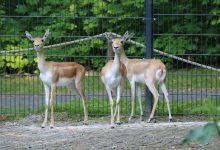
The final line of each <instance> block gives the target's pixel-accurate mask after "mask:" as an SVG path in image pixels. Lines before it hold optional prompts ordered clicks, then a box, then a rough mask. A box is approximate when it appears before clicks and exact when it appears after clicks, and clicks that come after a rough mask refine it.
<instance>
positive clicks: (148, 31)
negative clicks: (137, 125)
mask: <svg viewBox="0 0 220 150" xmlns="http://www.w3.org/2000/svg"><path fill="white" fill-rule="evenodd" d="M145 3H146V8H145V11H146V16H145V37H146V53H145V58H146V59H149V58H152V57H153V0H146V1H145ZM152 106H153V96H152V94H151V92H150V91H149V89H148V88H147V87H146V92H145V112H151V110H152ZM145 114H146V113H145Z"/></svg>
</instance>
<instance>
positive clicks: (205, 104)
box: [1, 98, 220, 118]
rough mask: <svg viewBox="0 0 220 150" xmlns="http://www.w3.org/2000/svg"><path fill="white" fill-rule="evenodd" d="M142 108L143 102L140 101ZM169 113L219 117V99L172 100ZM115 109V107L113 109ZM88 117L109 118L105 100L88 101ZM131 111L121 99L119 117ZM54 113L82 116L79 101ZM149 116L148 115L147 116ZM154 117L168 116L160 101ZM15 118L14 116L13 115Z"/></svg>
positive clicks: (24, 112)
mask: <svg viewBox="0 0 220 150" xmlns="http://www.w3.org/2000/svg"><path fill="white" fill-rule="evenodd" d="M142 106H143V108H144V101H142ZM170 107H171V113H172V114H173V116H175V115H179V114H181V115H204V116H215V115H218V116H219V115H220V99H211V98H207V99H203V100H198V101H195V100H194V101H183V102H179V101H177V100H173V101H171V102H170ZM114 108H115V107H114ZM88 109H89V116H91V117H92V116H109V115H110V105H109V101H108V99H107V98H104V99H100V98H94V99H90V100H89V101H88ZM130 111H131V103H130V99H126V98H122V101H121V115H123V116H129V115H130ZM43 112H44V107H41V108H39V109H35V110H33V109H26V110H24V109H21V108H16V109H13V110H10V109H9V108H2V111H1V113H4V114H7V113H8V114H10V113H11V114H16V117H15V118H17V117H24V116H26V115H28V114H34V113H41V114H43ZM55 112H66V113H67V114H69V116H73V117H75V116H78V117H79V116H83V106H82V102H81V100H80V99H73V100H71V101H68V102H65V103H56V105H55ZM135 115H137V116H139V115H140V111H139V104H138V102H137V101H136V105H135ZM147 115H149V113H148V114H147ZM155 115H156V116H157V115H164V116H166V115H168V111H167V105H166V102H165V101H163V100H161V99H160V101H159V103H158V106H157V109H156V113H155ZM14 116H15V115H14Z"/></svg>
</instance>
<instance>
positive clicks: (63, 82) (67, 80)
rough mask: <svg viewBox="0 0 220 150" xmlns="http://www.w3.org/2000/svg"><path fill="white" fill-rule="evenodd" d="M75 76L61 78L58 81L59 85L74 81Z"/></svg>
mask: <svg viewBox="0 0 220 150" xmlns="http://www.w3.org/2000/svg"><path fill="white" fill-rule="evenodd" d="M73 81H74V78H60V79H59V80H58V82H57V86H66V85H69V84H71V83H73Z"/></svg>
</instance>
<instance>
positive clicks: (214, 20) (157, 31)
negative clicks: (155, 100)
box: [0, 0, 220, 115]
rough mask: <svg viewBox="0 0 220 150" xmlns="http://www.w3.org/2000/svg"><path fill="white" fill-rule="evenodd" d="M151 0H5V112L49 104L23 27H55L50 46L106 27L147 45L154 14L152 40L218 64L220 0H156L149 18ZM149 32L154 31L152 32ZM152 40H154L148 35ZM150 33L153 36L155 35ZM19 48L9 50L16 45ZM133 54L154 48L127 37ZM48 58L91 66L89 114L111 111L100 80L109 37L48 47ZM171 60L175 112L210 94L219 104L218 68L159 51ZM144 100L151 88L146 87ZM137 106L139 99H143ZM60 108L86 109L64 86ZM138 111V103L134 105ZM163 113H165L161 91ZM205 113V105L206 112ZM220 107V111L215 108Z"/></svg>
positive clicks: (1, 108)
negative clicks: (148, 10) (148, 22)
mask: <svg viewBox="0 0 220 150" xmlns="http://www.w3.org/2000/svg"><path fill="white" fill-rule="evenodd" d="M147 2H149V1H144V0H135V1H105V0H99V1H90V0H88V1H69V0H63V1H57V0H48V1H41V0H37V1H30V0H18V1H16V2H15V1H12V0H4V1H3V3H2V4H1V5H0V8H1V11H0V15H1V16H0V26H1V31H0V39H1V40H0V42H1V43H0V50H1V53H0V60H1V61H0V67H1V74H0V89H1V91H0V113H1V114H10V115H16V114H29V113H36V112H41V111H42V110H43V106H44V90H43V86H42V83H41V81H40V80H39V77H38V74H39V72H38V69H37V66H36V59H35V58H36V53H35V52H34V51H26V52H23V51H22V49H24V48H28V47H29V48H30V47H32V43H30V42H29V41H28V40H27V39H26V38H25V37H24V36H23V33H24V31H25V30H28V31H29V32H30V33H31V34H33V35H36V36H41V35H43V33H44V31H45V29H47V28H49V29H50V31H51V33H50V35H49V39H48V40H47V43H46V45H52V44H58V43H63V42H69V41H74V40H79V39H84V38H87V37H92V36H94V35H98V34H101V33H104V32H114V33H117V34H120V35H122V34H123V33H124V32H125V31H126V30H128V31H129V32H130V33H132V34H133V35H134V36H133V37H132V40H134V41H136V42H138V43H141V44H145V43H146V42H145V41H146V39H147V38H151V37H146V34H145V33H146V30H147V29H149V28H148V26H146V25H147V24H146V22H147V21H149V20H151V21H153V30H151V31H152V33H153V42H152V43H153V45H151V47H154V48H155V49H158V50H160V51H162V52H166V53H168V54H170V56H177V57H180V58H183V59H184V60H188V61H193V62H198V63H200V64H203V65H205V66H206V65H207V66H212V67H213V68H219V62H220V59H219V51H220V45H219V43H220V40H219V35H220V34H219V32H220V31H219V30H218V27H219V24H220V21H219V19H220V15H219V6H220V4H219V2H218V1H217V0H216V1H215V0H213V1H210V2H209V1H205V0H190V1H185V0H184V1H181V0H175V1H174V0H158V1H156V0H155V1H153V8H152V9H153V18H147V14H146V12H147V8H148V7H149V5H147ZM148 33H149V31H148ZM147 40H148V39H147ZM151 40H152V39H151ZM17 49H18V50H19V52H17V53H10V52H9V51H10V50H17ZM125 49H126V53H127V55H128V56H129V57H130V58H141V59H142V58H144V57H146V53H148V52H149V50H148V49H146V48H143V47H140V46H138V45H135V44H133V43H127V44H126V46H125ZM45 56H46V58H47V60H53V61H76V62H78V63H80V64H82V65H84V66H85V67H86V69H87V76H86V81H85V91H86V93H87V94H88V99H89V112H90V114H91V115H107V114H108V113H109V110H108V108H109V107H108V98H107V95H106V92H105V88H104V86H103V84H102V83H101V81H100V78H99V72H100V69H101V67H103V66H104V64H105V63H106V61H107V57H109V56H107V43H106V40H105V39H104V38H103V37H98V38H94V39H92V40H90V41H86V42H80V43H75V44H72V45H64V46H60V47H56V48H49V49H47V50H46V51H45ZM153 57H155V58H159V59H161V60H162V61H163V62H164V63H165V64H166V65H167V67H168V75H167V81H166V82H167V87H168V90H169V95H170V96H169V98H170V101H171V102H170V103H171V111H172V113H173V114H191V113H193V112H191V111H190V110H192V109H194V108H198V107H200V106H202V105H203V104H204V103H206V102H207V101H210V102H211V103H214V105H215V106H219V103H220V102H219V101H220V98H219V96H220V94H219V92H220V88H219V80H220V77H219V72H218V71H216V70H214V69H213V68H211V69H210V68H208V67H205V68H202V67H199V66H195V65H193V64H192V63H186V62H183V61H182V60H178V59H173V58H171V57H167V56H166V55H163V54H161V53H156V52H154V53H153ZM142 97H143V102H144V99H145V98H148V97H145V90H144V88H143V94H142ZM137 107H138V105H137ZM56 109H57V110H61V111H68V112H70V113H74V114H81V113H82V107H81V102H80V99H79V98H78V97H76V96H75V95H74V94H69V93H68V92H67V91H66V89H65V88H58V90H57V98H56ZM136 111H137V112H138V109H136ZM129 113H130V90H129V84H128V83H127V84H126V88H125V91H124V94H123V97H122V114H125V115H126V114H129ZM157 113H158V114H166V113H167V111H166V105H164V99H163V96H162V95H161V97H160V103H159V106H158V107H157ZM201 113H205V112H200V114H201ZM216 113H217V112H216Z"/></svg>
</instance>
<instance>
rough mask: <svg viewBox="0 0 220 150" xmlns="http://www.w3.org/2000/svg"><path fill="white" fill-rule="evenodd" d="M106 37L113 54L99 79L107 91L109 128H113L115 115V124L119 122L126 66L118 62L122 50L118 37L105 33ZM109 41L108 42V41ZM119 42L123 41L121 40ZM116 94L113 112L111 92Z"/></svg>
mask: <svg viewBox="0 0 220 150" xmlns="http://www.w3.org/2000/svg"><path fill="white" fill-rule="evenodd" d="M106 38H107V39H108V48H110V49H113V51H114V53H115V56H114V60H109V61H108V62H107V64H106V65H105V66H104V67H103V68H102V70H101V75H100V76H101V79H102V82H103V83H104V85H105V88H106V91H107V93H108V97H109V101H110V106H111V128H114V118H115V117H116V115H117V119H116V124H120V123H121V121H120V100H121V94H122V91H123V84H124V79H125V78H126V68H125V65H124V64H123V63H121V62H120V55H121V54H120V53H121V52H122V51H121V49H120V48H119V47H117V45H118V41H119V40H118V39H113V37H112V36H111V35H109V34H106ZM109 41H110V42H109ZM120 42H124V41H123V40H121V41H120ZM111 92H113V93H115V94H116V95H117V99H116V108H115V113H114V108H113V107H114V101H113V98H112V93H111Z"/></svg>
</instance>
